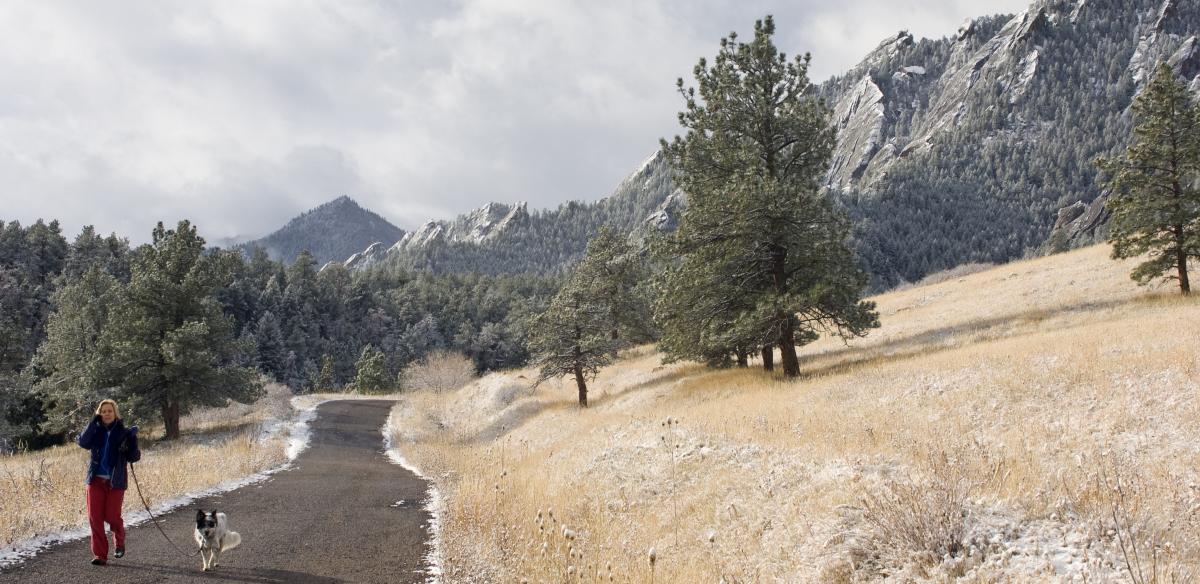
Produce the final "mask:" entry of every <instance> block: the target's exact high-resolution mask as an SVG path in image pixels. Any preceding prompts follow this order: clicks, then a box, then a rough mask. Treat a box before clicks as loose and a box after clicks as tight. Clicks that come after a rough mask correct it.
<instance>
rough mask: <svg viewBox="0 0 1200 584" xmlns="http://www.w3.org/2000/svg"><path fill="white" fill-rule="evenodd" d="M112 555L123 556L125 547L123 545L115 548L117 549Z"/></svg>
mask: <svg viewBox="0 0 1200 584" xmlns="http://www.w3.org/2000/svg"><path fill="white" fill-rule="evenodd" d="M113 557H115V558H123V557H125V548H123V547H119V548H117V551H116V553H114V554H113Z"/></svg>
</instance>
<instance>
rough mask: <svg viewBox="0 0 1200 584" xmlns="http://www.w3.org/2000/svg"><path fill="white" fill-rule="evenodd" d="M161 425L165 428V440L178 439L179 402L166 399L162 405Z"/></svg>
mask: <svg viewBox="0 0 1200 584" xmlns="http://www.w3.org/2000/svg"><path fill="white" fill-rule="evenodd" d="M162 418H163V426H165V427H166V429H167V436H166V439H167V440H178V439H179V402H177V401H175V400H171V399H169V400H167V402H166V403H164V404H163V407H162Z"/></svg>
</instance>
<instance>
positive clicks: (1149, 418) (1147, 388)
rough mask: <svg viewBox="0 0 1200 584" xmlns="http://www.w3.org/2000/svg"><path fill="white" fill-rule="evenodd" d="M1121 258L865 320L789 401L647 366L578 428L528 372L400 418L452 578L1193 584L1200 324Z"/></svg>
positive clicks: (1190, 310) (970, 279)
mask: <svg viewBox="0 0 1200 584" xmlns="http://www.w3.org/2000/svg"><path fill="white" fill-rule="evenodd" d="M1107 255H1108V250H1107V248H1106V247H1104V246H1097V247H1095V248H1089V249H1085V250H1079V251H1077V252H1072V253H1069V254H1062V255H1058V256H1053V257H1048V258H1039V259H1037V260H1033V261H1028V262H1020V263H1015V264H1010V265H1006V266H999V267H997V268H994V269H991V270H986V271H982V272H978V273H973V274H968V275H963V276H962V277H960V278H958V279H951V280H946V281H943V282H940V283H935V284H930V285H928V286H922V287H919V288H910V289H907V290H899V291H895V292H893V293H889V294H885V295H883V296H880V297H877V298H875V300H877V301H878V302H879V310H880V313H881V320H882V321H883V328H882V329H880V330H877V331H872V333H871V335H870V336H869V337H867V338H866V339H862V340H856V341H853V342H851V343H849V344H843V343H839V342H832V341H829V340H822V341H819V342H817V343H814V344H813V345H810V346H808V347H805V348H804V349H803V351H802V355H801V363H802V373H803V375H802V377H801V378H800V379H798V380H794V381H789V380H784V379H781V378H780V377H778V376H777V375H769V374H764V373H762V372H761V371H758V370H755V369H753V368H752V369H749V370H737V369H733V370H719V371H714V370H707V369H705V368H703V367H700V366H696V365H688V364H673V365H662V364H660V362H659V356H658V355H657V354H656V353H655V352H654V350H653V348H650V347H644V348H639V349H637V350H633V351H629V352H626V353H625V354H624V355H623V356H622V358H621V360H620V361H618V362H617V363H616V364H614V365H613V366H612V367H609V368H606V369H605V370H604V371H603V372H601V374H600V376H599V378H598V379H596V380H595V381H594V382H593V383H591V384H589V385H590V388H591V390H592V391H591V395H590V396H589V397H590V398H591V399H590V400H589V401H591V407H589V408H587V409H586V410H580V409H579V408H577V407H576V406H575V404H574V403H573V402H574V395H575V391H574V388H573V383H572V382H571V381H570V380H566V381H563V382H549V383H545V384H543V385H542V386H540V387H539V388H537V389H536V390H535V389H533V388H531V387H530V379H531V378H532V377H533V375H534V374H535V372H533V371H532V370H522V371H512V372H505V373H500V374H493V375H491V376H488V377H486V378H484V379H482V380H479V381H477V382H476V383H474V384H470V385H468V386H466V387H464V388H462V389H460V390H458V391H455V392H449V393H440V394H438V393H428V392H418V393H416V394H412V395H407V396H405V399H404V403H403V404H402V406H399V407H398V412H401V413H400V414H397V415H402V416H403V417H402V420H401V421H402V422H403V428H402V429H398V430H397V431H396V437H397V441H398V443H399V442H403V444H404V450H405V454H406V455H407V456H408V457H409V458H410V459H413V460H416V461H417V462H418V463H419V464H420V465H421V467H422V468H423V469H425V470H426V471H428V472H430V473H431V475H432V476H434V477H435V479H436V480H437V481H438V485H439V488H440V492H441V494H442V496H443V497H444V499H445V502H444V510H445V515H444V516H442V518H441V519H440V524H441V528H442V530H443V532H444V534H443V537H442V539H443V550H442V551H443V554H444V555H445V570H446V572H445V573H444V574H443V581H444V582H445V583H446V584H453V583H459V582H461V583H468V582H470V583H474V582H517V581H520V580H521V579H522V578H528V579H529V580H530V581H562V580H563V579H565V578H566V574H567V570H568V569H569V568H574V569H575V571H576V573H577V574H578V573H581V572H580V571H581V570H582V573H586V574H589V575H591V574H595V573H596V572H595V570H596V569H597V566H604V569H603V572H604V574H607V573H608V567H607V566H609V565H611V572H612V573H613V574H614V575H615V577H616V579H617V580H620V581H639V582H640V581H648V580H649V578H650V566H649V565H648V563H647V561H646V554H647V550H648V549H650V548H654V549H655V550H656V554H657V555H656V557H657V564H656V566H655V576H656V578H657V580H658V581H672V582H701V581H709V582H713V581H720V580H722V579H724V580H725V581H727V582H731V581H768V582H769V581H783V582H835V583H836V582H859V581H895V582H952V581H959V582H1083V581H1087V582H1105V581H1123V580H1125V579H1126V578H1127V576H1128V574H1127V573H1126V572H1127V570H1128V567H1127V563H1126V560H1125V558H1126V554H1127V553H1129V551H1131V549H1130V546H1131V545H1132V544H1134V543H1136V544H1137V546H1138V549H1139V551H1138V552H1136V553H1138V554H1140V559H1141V560H1140V561H1141V562H1142V565H1143V566H1151V565H1153V566H1157V567H1155V568H1153V569H1159V568H1161V567H1165V568H1166V569H1167V570H1170V571H1174V572H1175V575H1176V581H1193V580H1192V578H1190V577H1189V574H1188V573H1187V569H1188V567H1189V566H1194V565H1197V563H1198V562H1200V542H1197V541H1196V540H1197V539H1198V536H1197V534H1200V487H1196V486H1194V485H1197V484H1200V475H1198V471H1197V470H1196V469H1197V468H1200V433H1198V432H1200V431H1198V427H1197V426H1196V424H1195V423H1194V421H1195V419H1197V417H1200V354H1198V353H1197V352H1196V349H1195V348H1196V347H1197V346H1200V329H1196V328H1195V327H1186V326H1184V327H1181V326H1179V324H1180V323H1190V322H1200V304H1198V303H1197V301H1196V299H1180V298H1177V297H1176V296H1174V295H1171V294H1166V293H1163V292H1160V291H1158V290H1157V289H1156V288H1154V287H1151V288H1140V287H1138V286H1136V285H1134V284H1133V283H1132V282H1130V280H1129V278H1128V270H1129V265H1130V264H1129V262H1124V263H1123V262H1113V261H1110V260H1109V259H1108V257H1107ZM668 419H671V420H673V421H674V422H676V423H672V424H670V425H667V424H666V420H668ZM1118 485H1120V487H1119V488H1118ZM551 510H552V511H553V515H550V514H549V511H551ZM564 526H569V528H570V531H571V533H573V534H576V535H577V536H576V537H574V538H572V539H571V540H570V541H564V540H563V538H562V537H559V535H557V534H560V533H561V532H562V528H563V527H564ZM1122 544H1124V545H1125V547H1126V550H1122ZM1152 555H1153V556H1154V557H1153V558H1152V557H1151V556H1152ZM1169 575H1171V574H1169V573H1168V572H1166V571H1162V572H1161V573H1160V574H1159V575H1158V576H1157V577H1158V579H1159V581H1170V580H1169V579H1168V578H1167V577H1166V576H1169ZM1180 575H1181V576H1180ZM1142 576H1145V574H1142ZM1145 580H1146V581H1151V580H1152V578H1149V577H1147V578H1145Z"/></svg>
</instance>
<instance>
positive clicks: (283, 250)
mask: <svg viewBox="0 0 1200 584" xmlns="http://www.w3.org/2000/svg"><path fill="white" fill-rule="evenodd" d="M401 237H404V230H403V229H400V228H399V227H396V226H395V225H392V224H391V223H388V221H387V220H386V219H384V218H383V217H380V216H379V215H376V214H375V213H372V212H371V211H368V210H366V209H363V208H362V207H360V206H359V205H358V203H356V202H354V200H353V199H351V198H350V197H346V196H342V197H338V198H336V199H334V200H332V201H330V202H328V203H325V204H324V205H321V206H319V207H316V208H314V209H311V210H309V211H305V212H304V213H301V214H300V215H299V216H297V217H296V218H294V219H292V220H291V221H288V223H287V225H284V226H283V227H282V228H281V229H279V230H278V231H276V232H274V233H272V234H270V235H268V236H266V237H264V238H262V239H257V240H254V241H249V242H246V243H243V244H241V245H239V246H237V247H238V248H239V249H241V250H242V251H243V252H245V253H247V254H249V253H250V252H251V251H252V250H253V249H254V248H256V247H261V248H263V249H265V250H266V251H267V253H268V254H269V255H270V256H271V259H274V260H283V261H284V262H289V263H290V262H291V261H293V260H295V259H296V256H297V255H299V254H300V252H301V251H302V250H305V249H307V250H308V251H309V252H311V253H312V254H313V257H314V258H315V259H316V261H317V263H318V264H324V263H325V262H327V261H329V260H343V259H345V258H346V257H347V256H349V255H351V254H353V253H355V252H358V251H361V250H362V249H363V248H365V247H367V246H368V245H370V244H372V243H374V242H376V241H389V242H391V241H396V240H398V239H400V238H401Z"/></svg>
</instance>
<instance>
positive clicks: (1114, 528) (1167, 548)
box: [1096, 460, 1200, 584]
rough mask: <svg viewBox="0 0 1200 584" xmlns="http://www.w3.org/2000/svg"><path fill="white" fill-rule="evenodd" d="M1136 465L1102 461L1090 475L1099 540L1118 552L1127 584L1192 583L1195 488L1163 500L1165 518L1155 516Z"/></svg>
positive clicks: (1197, 510)
mask: <svg viewBox="0 0 1200 584" xmlns="http://www.w3.org/2000/svg"><path fill="white" fill-rule="evenodd" d="M1132 463H1136V461H1122V462H1118V461H1115V460H1106V461H1104V462H1102V464H1101V467H1100V470H1099V472H1098V473H1097V476H1096V486H1097V490H1098V491H1099V493H1100V499H1101V501H1102V509H1101V517H1100V518H1099V519H1100V524H1101V525H1102V526H1103V527H1104V533H1103V536H1105V537H1106V538H1107V539H1109V540H1111V541H1112V542H1113V543H1114V544H1115V545H1116V547H1117V548H1118V549H1119V550H1120V554H1119V558H1120V567H1121V568H1122V570H1123V572H1124V575H1125V576H1126V577H1127V578H1128V580H1129V581H1130V582H1132V583H1133V584H1175V583H1177V582H1193V581H1194V577H1195V576H1197V575H1200V571H1198V570H1196V566H1194V565H1189V564H1188V562H1189V561H1194V559H1195V558H1196V557H1198V556H1197V552H1198V551H1200V541H1198V536H1197V534H1198V532H1200V501H1197V494H1196V492H1195V491H1196V487H1195V485H1189V486H1188V487H1187V489H1186V490H1184V489H1180V490H1178V492H1176V493H1172V494H1171V495H1170V496H1169V499H1170V502H1171V505H1170V507H1171V509H1170V511H1171V512H1170V513H1168V514H1166V517H1165V518H1164V517H1163V515H1161V514H1158V513H1156V511H1159V510H1158V509H1155V508H1154V504H1153V503H1152V501H1155V500H1158V501H1161V500H1162V499H1163V498H1164V497H1155V496H1153V495H1152V494H1151V493H1150V486H1149V484H1148V483H1147V481H1146V478H1145V477H1144V476H1143V472H1137V471H1134V472H1130V471H1129V470H1122V469H1131V468H1133V469H1136V468H1137V467H1136V466H1130V465H1131V464H1132Z"/></svg>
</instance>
